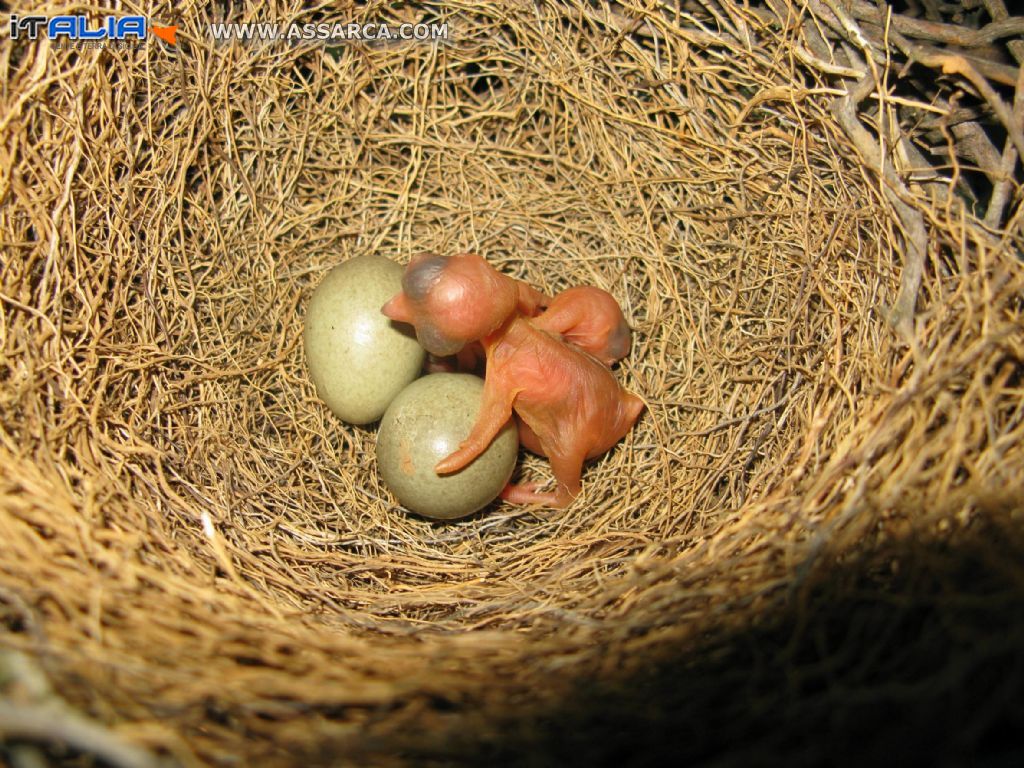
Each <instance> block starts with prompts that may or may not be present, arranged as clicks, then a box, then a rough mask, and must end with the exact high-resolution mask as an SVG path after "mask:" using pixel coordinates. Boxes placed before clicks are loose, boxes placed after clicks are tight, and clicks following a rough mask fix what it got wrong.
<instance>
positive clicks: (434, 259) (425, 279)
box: [402, 256, 448, 301]
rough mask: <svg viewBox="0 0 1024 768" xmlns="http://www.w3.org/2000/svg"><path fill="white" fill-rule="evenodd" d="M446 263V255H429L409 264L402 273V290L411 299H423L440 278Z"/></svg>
mask: <svg viewBox="0 0 1024 768" xmlns="http://www.w3.org/2000/svg"><path fill="white" fill-rule="evenodd" d="M447 265H448V257H447V256H430V257H428V258H425V259H422V260H421V261H417V262H416V263H415V264H411V265H410V266H409V268H408V269H406V270H405V274H404V275H402V290H403V291H405V295H406V296H408V297H409V298H410V299H412V300H413V301H423V299H425V298H426V297H427V294H428V293H430V290H431V289H432V288H433V287H434V286H435V285H437V282H438V281H439V280H440V279H441V273H442V272H444V268H445V267H446V266H447Z"/></svg>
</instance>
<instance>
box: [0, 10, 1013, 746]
mask: <svg viewBox="0 0 1024 768" xmlns="http://www.w3.org/2000/svg"><path fill="white" fill-rule="evenodd" d="M15 6H24V4H20V3H16V4H15ZM302 6H303V4H300V3H290V2H280V3H271V4H256V3H232V4H228V6H227V9H228V10H227V11H225V6H223V4H220V3H208V4H198V5H196V4H194V5H192V6H189V8H188V9H187V10H181V9H176V8H175V6H174V5H173V4H170V3H154V4H146V5H145V8H144V9H143V10H141V11H140V12H142V13H145V14H146V15H147V17H148V19H149V23H150V25H151V26H152V25H155V24H165V25H171V24H176V25H177V27H178V29H177V32H176V40H175V42H174V43H173V44H171V43H169V42H165V41H162V40H159V39H157V38H155V37H153V38H151V39H148V40H147V41H145V42H144V43H142V44H138V45H120V46H115V45H114V44H112V43H109V41H108V43H109V44H106V45H91V46H88V47H86V46H77V47H75V46H69V45H68V44H67V40H66V39H58V40H56V41H51V40H48V39H45V35H41V36H40V37H39V38H38V39H35V40H31V39H28V37H27V36H26V35H19V36H17V37H16V38H12V32H11V31H9V30H8V31H6V32H0V34H2V36H3V39H2V40H0V69H2V71H3V80H2V81H3V83H4V85H3V87H2V96H0V99H2V102H0V103H2V108H0V137H2V141H0V153H2V162H0V239H2V243H3V245H2V263H0V307H2V315H0V531H2V536H3V554H2V556H0V608H2V611H0V619H2V620H0V629H2V635H0V637H2V641H0V642H2V643H3V646H4V648H5V649H6V650H5V651H3V653H2V655H0V736H3V737H4V738H5V739H6V742H7V745H8V746H6V747H0V754H3V755H5V756H6V757H7V758H9V759H10V760H11V761H15V760H20V761H26V760H29V761H31V760H36V761H38V760H40V759H43V760H50V761H53V762H58V763H62V762H67V763H69V764H70V763H71V762H75V761H79V760H82V759H83V758H84V757H89V756H92V757H95V758H97V759H99V760H102V761H106V762H107V763H110V764H114V765H157V764H161V763H168V764H180V765H220V764H236V763H240V764H249V763H251V762H253V761H255V760H260V761H261V762H263V763H264V764H289V763H292V762H300V761H301V762H302V764H318V763H323V764H338V763H339V762H340V763H344V764H348V763H352V764H360V765H363V764H402V763H416V764H423V763H425V762H428V761H432V760H433V761H437V762H438V763H444V764H449V763H450V762H452V761H460V760H464V761H466V762H471V763H474V764H482V762H481V761H483V760H492V761H493V760H496V761H499V762H504V763H516V762H518V763H528V764H556V763H559V762H563V763H564V762H569V761H577V762H578V761H580V760H590V761H592V762H598V761H602V760H606V759H615V760H617V761H619V762H625V763H643V764H649V763H652V762H655V761H656V759H657V757H658V755H660V754H662V752H664V751H666V750H670V753H671V754H672V755H674V756H675V757H676V758H677V759H684V760H685V759H689V760H690V761H700V760H705V759H706V760H715V761H719V762H720V763H722V764H724V763H730V762H733V761H735V762H741V763H743V762H749V760H750V759H753V758H758V759H765V760H768V761H769V762H776V761H778V760H780V759H784V758H790V759H800V760H807V759H810V760H811V761H812V762H815V761H817V760H819V759H820V760H827V759H828V758H830V757H835V756H836V755H837V754H841V755H847V756H856V757H855V758H853V759H860V760H863V761H869V760H870V759H872V758H876V757H879V756H881V755H885V756H886V758H887V759H888V758H891V757H892V755H894V754H900V751H901V750H902V752H903V753H905V755H906V756H910V757H921V756H922V755H940V754H941V755H943V756H944V758H945V757H948V756H950V755H953V756H954V758H955V757H956V756H957V755H962V756H967V755H973V756H977V755H978V754H990V755H1012V754H1017V755H1018V756H1019V749H1020V747H1019V742H1017V743H1016V746H1014V742H1012V741H1010V740H1008V738H1007V734H1008V733H1009V732H1010V730H1011V729H1012V727H1014V726H1015V725H1019V724H1020V723H1019V721H1020V719H1021V711H1022V709H1021V702H1020V698H1019V692H1020V691H1021V690H1024V680H1022V677H1024V671H1022V670H1024V665H1022V664H1021V648H1022V647H1024V610H1022V608H1024V589H1022V587H1021V584H1024V566H1022V565H1021V564H1022V562H1024V559H1022V555H1024V535H1022V532H1021V517H1020V516H1021V508H1022V506H1021V504H1022V498H1024V492H1022V490H1021V487H1020V484H1019V478H1020V477H1021V476H1022V474H1024V448H1022V447H1021V445H1022V442H1024V406H1022V401H1024V398H1022V394H1024V392H1022V386H1024V384H1022V382H1024V376H1022V372H1024V362H1022V361H1024V331H1022V313H1024V300H1022V287H1024V265H1022V261H1021V257H1020V253H1021V246H1022V242H1024V227H1022V216H1024V207H1022V205H1021V201H1022V195H1021V181H1022V178H1024V174H1022V167H1021V163H1020V159H1019V158H1020V157H1021V156H1022V155H1024V137H1022V125H1024V76H1022V74H1021V72H1022V70H1021V67H1020V64H1019V62H1020V61H1021V59H1022V56H1024V50H1022V49H1024V41H1022V40H1021V35H1022V33H1024V19H1021V18H1019V17H1013V16H1009V15H1008V14H1007V11H1006V9H1005V7H1004V5H1003V3H1002V2H1001V0H981V1H979V0H972V2H969V3H968V2H964V3H963V4H962V5H960V4H957V5H955V6H954V5H950V4H945V3H937V2H933V1H931V0H921V2H920V3H909V4H907V5H906V6H905V7H904V6H900V7H899V8H895V7H894V8H895V10H891V9H887V8H886V7H885V6H876V5H872V4H868V3H865V2H860V1H859V0H852V1H846V2H838V1H836V2H833V0H807V2H805V3H801V4H790V3H788V2H785V0H767V2H764V3H754V4H750V5H746V4H744V5H741V4H732V3H720V2H716V1H715V0H693V1H692V2H685V3H682V4H681V5H680V6H679V7H674V6H673V4H658V3H648V4H646V5H644V6H642V7H641V6H640V5H635V4H633V5H631V4H618V3H611V4H607V3H606V4H592V3H566V4H561V3H552V4H549V3H540V4H521V3H487V2H485V3H481V4H476V5H473V6H466V7H456V6H450V5H448V4H435V3H415V2H413V3H408V4H403V5H401V6H397V7H393V6H391V5H388V4H381V3H367V4H360V5H358V6H356V7H353V8H351V9H349V10H348V11H346V12H345V15H344V18H342V19H341V21H344V22H349V21H354V22H360V23H362V22H372V23H380V22H387V23H389V24H391V25H394V26H397V25H399V24H401V23H426V24H435V25H446V27H445V28H446V31H447V39H446V40H442V41H439V42H403V41H398V40H394V41H390V42H389V41H383V40H380V39H377V40H373V41H370V40H362V41H348V42H344V43H339V42H335V43H333V44H330V45H324V44H316V43H312V42H308V41H307V42H295V41H283V40H278V41H276V42H267V41H265V42H262V43H257V42H250V43H243V42H237V41H236V42H223V41H217V40H215V39H213V36H212V32H211V27H210V25H211V24H214V23H219V22H223V21H227V22H268V21H269V22H278V23H281V24H290V23H293V22H294V23H298V24H306V23H318V22H334V21H336V20H338V19H336V18H335V16H331V15H327V11H326V10H324V9H319V7H317V8H313V9H303V7H302ZM897 11H898V12H897ZM15 12H16V13H19V11H18V10H17V8H16V10H15ZM30 12H32V13H41V14H43V15H46V14H49V15H50V16H52V15H55V14H57V13H59V12H61V9H60V8H58V7H57V6H56V5H47V6H45V7H43V8H42V9H41V10H40V9H39V8H34V9H31V11H30V9H28V8H27V6H26V7H23V8H22V10H21V11H20V13H21V14H22V15H27V14H28V13H30ZM113 13H116V14H117V15H124V14H125V13H126V11H125V10H123V9H121V10H118V11H116V12H113ZM225 14H227V15H225ZM91 18H98V17H91ZM424 250H431V251H436V252H439V253H456V252H461V251H475V252H477V253H480V254H483V255H484V256H485V257H486V258H487V259H488V261H489V262H490V263H492V264H493V265H495V266H496V267H498V268H499V269H500V270H501V271H503V272H505V273H506V274H509V275H512V276H514V277H517V278H520V279H523V280H526V281H528V282H530V283H532V284H533V285H536V286H537V287H539V288H541V289H543V290H545V291H547V292H549V293H551V292H556V291H558V290H561V289H563V288H565V287H568V286H571V285H576V284H582V283H586V284H593V285H597V286H599V287H601V288H604V289H606V290H608V291H610V292H611V293H612V294H613V295H614V296H615V297H616V298H617V299H618V301H619V303H620V304H621V305H622V307H623V309H624V311H625V314H626V316H627V317H628V318H629V321H630V324H631V326H632V328H633V348H632V351H631V354H630V355H629V357H628V358H627V359H625V360H624V361H622V363H621V364H620V365H619V366H618V367H617V375H618V377H619V379H620V380H621V381H622V382H623V384H624V385H625V386H626V387H628V388H629V389H630V390H632V391H635V392H637V393H639V394H640V395H641V396H643V398H644V399H645V401H646V403H647V410H646V412H645V414H644V416H643V417H642V418H641V420H640V421H639V422H638V424H637V426H636V427H635V428H634V429H633V430H632V431H631V432H630V433H629V434H628V435H627V437H626V438H625V439H624V440H623V441H622V442H621V443H620V444H619V445H618V446H616V447H615V448H614V449H613V450H612V451H611V452H609V453H608V454H607V455H605V456H603V457H602V458H600V459H599V460H597V461H595V462H593V463H592V464H590V465H588V467H587V468H586V470H585V473H584V476H583V492H582V494H581V495H580V496H579V498H577V499H576V501H575V502H574V503H573V504H572V505H571V506H570V507H569V508H568V509H565V510H560V511H552V510H546V509H536V508H529V507H523V506H515V505H509V504H497V505H494V506H492V507H489V508H488V509H487V510H485V511H484V512H482V513H480V514H477V515H474V516H472V517H470V518H467V519H464V520H460V521H455V522H447V523H438V522H431V521H429V520H426V519H423V518H420V517H416V516H413V515H410V514H407V513H406V512H405V511H403V510H402V509H401V508H400V507H399V506H398V505H397V503H396V502H395V500H394V498H393V497H392V496H391V495H390V493H389V492H388V491H387V489H386V488H385V487H384V486H383V485H382V484H381V481H380V478H379V476H378V473H377V470H376V466H375V458H374V438H375V431H374V428H373V427H369V428H364V427H353V426H349V425H346V424H344V423H341V422H340V421H338V420H337V419H335V418H334V417H333V416H332V415H331V414H330V412H329V411H328V410H327V409H326V407H325V406H324V405H323V404H322V403H321V402H320V401H319V400H318V399H317V397H316V394H315V391H314V389H313V387H312V385H311V383H310V380H309V377H308V374H307V370H306V368H305V362H304V358H303V350H302V344H301V331H302V322H303V312H304V308H305V306H306V303H307V301H308V299H309V297H310V295H311V293H312V291H313V289H314V288H315V287H316V285H317V283H318V281H319V280H320V279H321V278H322V276H323V275H324V274H325V273H326V272H327V271H328V270H330V269H331V267H333V266H334V265H336V264H338V263H340V262H342V261H345V260H346V259H349V258H352V257H354V256H356V255H359V254H363V253H370V252H374V253H381V254H384V255H386V256H388V257H389V258H392V259H395V260H397V261H399V262H403V263H404V262H407V261H408V260H409V258H410V256H411V255H413V254H415V253H417V252H420V251H424ZM518 474H519V476H521V477H522V478H524V479H530V480H538V481H544V480H546V479H549V478H550V469H549V467H548V465H547V463H546V462H544V461H543V460H541V459H537V458H535V457H527V456H523V458H522V460H521V462H520V468H519V470H518ZM894 749H895V750H896V752H893V750H894ZM1014 749H1016V750H1017V753H1014V752H1013V750H1014ZM4 750H6V752H5V751H4ZM20 764H24V765H29V764H30V763H29V762H22V763H20ZM31 764H39V763H38V762H36V763H31ZM75 764H81V763H79V762H75Z"/></svg>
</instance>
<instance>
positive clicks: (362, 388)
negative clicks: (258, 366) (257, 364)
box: [303, 254, 425, 424]
mask: <svg viewBox="0 0 1024 768" xmlns="http://www.w3.org/2000/svg"><path fill="white" fill-rule="evenodd" d="M402 272H403V268H402V266H401V265H400V264H397V263H396V262H394V261H391V260H390V259H387V258H385V257H383V256H379V255H376V254H367V255H364V256H357V257H355V258H354V259H349V260H348V261H346V262H344V263H342V264H339V265H338V266H336V267H334V269H332V270H331V271H330V272H328V273H327V275H325V276H324V279H323V280H322V281H321V282H320V285H318V286H317V288H316V290H315V291H314V292H313V296H312V297H311V298H310V300H309V306H308V307H307V308H306V326H305V331H304V333H303V343H304V346H305V350H306V363H307V365H308V366H309V375H310V378H311V379H312V380H313V384H314V386H315V387H316V392H317V395H318V396H319V397H320V399H321V400H323V401H324V403H325V404H326V405H327V407H328V408H330V409H331V411H332V412H333V413H334V414H335V415H336V416H337V417H338V418H339V419H342V420H343V421H347V422H349V423H350V424H369V423H371V422H373V421H376V420H377V419H379V418H380V417H381V416H382V415H383V414H384V411H385V410H386V409H387V407H388V405H389V404H390V403H391V401H392V400H393V399H394V397H395V396H396V395H397V394H398V393H399V392H401V391H402V390H403V389H404V388H405V387H406V385H408V384H409V382H411V381H412V380H413V379H415V378H416V377H417V376H418V375H419V373H420V370H421V368H422V366H423V357H424V354H425V353H424V351H423V348H422V347H421V346H420V345H419V343H418V342H417V341H416V336H415V333H414V332H413V330H412V328H411V327H410V326H407V325H404V324H402V323H395V322H394V321H392V320H389V319H388V318H387V317H385V316H384V315H382V314H381V311H380V308H381V307H382V306H383V305H384V304H385V302H387V300H388V299H390V298H391V297H392V296H394V295H395V294H396V293H398V292H399V291H400V290H402Z"/></svg>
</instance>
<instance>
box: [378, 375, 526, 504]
mask: <svg viewBox="0 0 1024 768" xmlns="http://www.w3.org/2000/svg"><path fill="white" fill-rule="evenodd" d="M483 393H484V383H483V381H482V380H481V379H479V378H478V377H476V376H472V375H470V374H468V373H434V374H431V375H429V376H424V377H423V378H421V379H418V380H416V381H414V382H413V383H412V384H410V385H409V386H408V387H406V388H405V389H404V390H402V392H401V393H400V394H399V395H398V397H396V398H395V399H394V400H393V401H392V403H391V405H390V406H388V409H387V412H386V413H385V414H384V418H382V419H381V422H380V430H379V431H378V432H377V468H378V470H379V471H380V474H381V477H382V478H383V479H384V483H385V484H386V485H387V486H388V488H390V489H391V492H392V493H394V494H395V497H396V498H397V499H398V501H399V502H400V503H401V504H402V506H404V507H406V508H407V509H409V510H411V511H413V512H417V513H419V514H421V515H424V516H425V517H432V518H437V519H442V520H451V519H454V518H458V517H465V516H466V515H471V514H472V513H474V512H476V511H478V510H480V509H482V508H483V507H485V506H487V504H488V503H490V502H491V501H493V500H494V499H495V498H496V497H497V496H498V494H499V493H501V490H502V488H504V487H505V485H506V484H507V483H508V481H509V478H510V477H511V476H512V470H513V469H514V468H515V464H516V457H517V455H518V452H519V435H518V433H517V431H516V425H515V421H514V420H512V419H510V420H509V422H508V423H507V424H506V425H505V426H504V427H503V428H502V429H501V431H500V432H498V435H497V436H496V437H495V438H494V440H493V441H492V442H491V444H490V445H489V446H488V447H487V450H485V451H484V452H483V453H482V454H480V455H479V456H478V457H477V458H476V459H474V460H473V461H472V462H471V463H470V464H469V465H468V466H466V467H464V468H463V469H461V470H459V471H458V472H453V473H452V474H450V475H438V474H437V473H436V472H435V471H434V467H435V465H436V464H437V463H438V462H439V461H440V460H441V459H443V458H445V457H446V456H448V455H449V454H450V453H452V452H453V451H455V450H456V449H457V448H458V447H459V443H460V442H462V440H464V439H465V438H466V437H467V436H468V435H469V431H470V429H471V428H472V426H473V424H474V423H475V422H476V419H477V416H478V415H479V413H480V405H481V403H482V402H483Z"/></svg>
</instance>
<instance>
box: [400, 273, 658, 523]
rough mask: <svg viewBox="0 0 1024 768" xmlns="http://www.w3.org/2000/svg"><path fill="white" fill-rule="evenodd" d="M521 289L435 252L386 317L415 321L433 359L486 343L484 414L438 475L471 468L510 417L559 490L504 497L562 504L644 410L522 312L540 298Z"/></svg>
mask: <svg viewBox="0 0 1024 768" xmlns="http://www.w3.org/2000/svg"><path fill="white" fill-rule="evenodd" d="M522 285H524V284H522V283H518V282H517V281H514V280H512V279H511V278H508V277H506V276H504V275H502V274H501V273H499V272H497V271H496V270H495V269H493V268H492V267H491V266H490V265H489V264H487V262H486V261H484V260H483V259H482V258H481V257H479V256H476V255H472V254H463V255H461V256H452V257H449V258H443V257H437V256H432V257H429V258H424V259H420V260H414V261H413V262H412V263H410V264H409V266H408V267H407V268H406V273H405V275H404V276H403V279H402V286H403V290H402V293H400V294H398V295H397V296H395V297H394V298H392V299H391V300H390V301H388V303H387V304H385V305H384V307H383V309H382V311H383V312H384V314H385V315H387V316H388V317H390V318H391V319H392V320H396V321H399V322H405V323H411V324H412V325H413V326H414V327H415V328H416V335H417V337H418V338H419V339H420V343H421V344H423V346H424V347H425V348H426V350H427V351H428V352H431V353H433V354H454V353H455V352H457V351H458V350H459V349H461V347H462V345H464V344H465V343H468V342H470V341H474V340H480V341H481V342H482V344H483V347H484V351H485V353H486V356H487V367H486V377H485V379H484V399H483V403H482V405H481V408H480V413H479V415H478V416H477V420H476V423H475V424H474V425H473V428H472V429H471V430H470V433H469V436H468V437H467V438H466V439H465V440H463V441H462V443H461V444H460V446H459V448H458V449H457V450H456V451H455V452H453V453H452V454H450V455H449V456H447V457H445V458H444V459H442V460H441V461H440V462H439V463H438V464H437V466H436V467H435V470H436V471H437V472H438V473H439V474H448V473H451V472H456V471H458V470H459V469H461V468H462V467H464V466H466V465H467V464H469V463H470V462H471V461H473V459H475V458H476V457H477V456H479V455H480V454H481V453H482V452H483V451H484V450H485V449H486V448H487V446H488V445H489V444H490V442H491V440H493V439H494V436H495V435H496V434H497V433H498V431H499V430H500V429H501V428H502V427H503V426H504V425H505V423H506V422H507V421H508V420H509V418H510V417H511V416H512V413H513V411H514V412H515V413H516V414H517V415H518V416H519V418H520V420H521V422H522V425H521V429H520V436H521V437H522V439H523V444H524V445H525V447H526V448H528V449H530V450H532V451H534V452H536V453H539V454H541V455H542V456H547V457H548V459H550V461H551V469H552V471H553V473H554V475H555V479H556V481H557V483H558V484H557V488H556V490H554V491H551V492H546V493H545V492H539V491H537V490H536V487H535V486H534V485H532V484H529V485H519V486H515V485H509V486H508V487H507V488H506V489H505V490H504V491H503V492H502V497H503V498H505V499H508V500H510V501H512V502H516V503H537V502H539V503H543V504H548V505H551V506H554V507H565V506H567V505H568V504H569V502H571V501H572V499H573V498H575V497H576V495H577V494H578V493H579V491H580V476H581V474H582V471H583V462H584V461H586V460H587V459H590V458H595V457H597V456H600V455H601V454H602V453H604V452H605V451H607V450H608V449H609V448H611V447H612V446H613V445H615V443H617V442H618V441H619V440H621V439H622V437H623V436H624V435H625V434H626V432H628V431H629V429H630V428H631V427H632V426H633V424H634V423H635V422H636V420H637V418H639V416H640V412H641V411H642V410H643V407H644V406H643V401H641V400H640V398H639V397H637V396H636V395H634V394H632V393H631V392H627V391H626V390H624V389H623V388H622V387H621V386H620V385H619V383H618V381H617V380H616V378H615V376H614V374H612V372H611V371H610V370H609V369H608V367H607V366H605V365H603V364H602V363H601V362H600V361H598V360H597V359H595V358H594V357H593V356H591V355H590V354H588V353H586V352H584V351H583V350H581V349H578V348H576V347H573V346H572V345H569V344H565V343H563V342H562V341H560V340H559V339H558V338H556V337H554V336H552V335H551V334H550V333H548V332H546V331H544V330H541V329H540V328H537V327H536V326H535V325H534V324H533V322H532V321H530V320H528V319H526V317H524V316H523V315H524V314H525V315H527V316H529V315H530V314H532V312H533V311H535V310H536V308H537V306H539V305H540V304H541V303H542V301H541V300H538V299H537V296H541V294H537V292H536V291H533V294H530V293H529V292H528V291H527V292H526V293H525V297H524V295H523V294H521V293H520V291H521V290H522V289H521V288H520V287H519V286H522ZM527 288H528V286H527ZM410 289H411V293H410ZM529 290H530V291H532V289H529ZM531 304H533V305H534V306H532V308H531V306H530V305H531ZM523 427H525V428H523Z"/></svg>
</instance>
